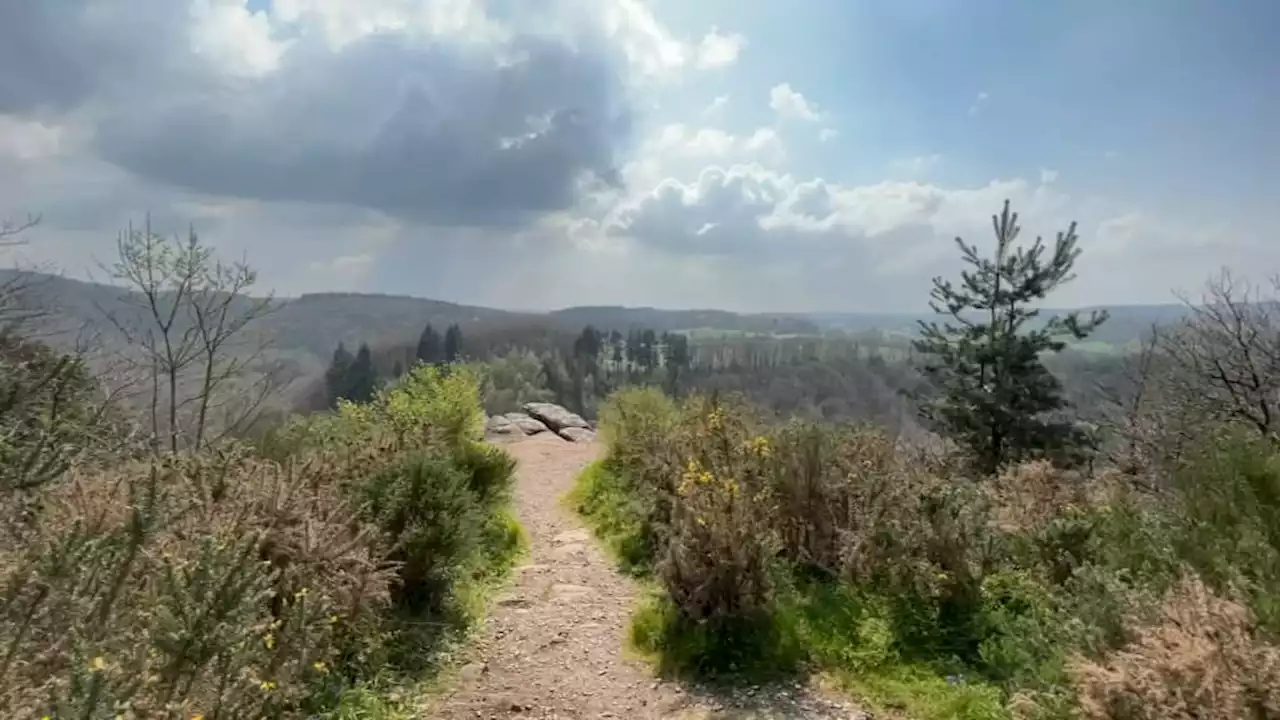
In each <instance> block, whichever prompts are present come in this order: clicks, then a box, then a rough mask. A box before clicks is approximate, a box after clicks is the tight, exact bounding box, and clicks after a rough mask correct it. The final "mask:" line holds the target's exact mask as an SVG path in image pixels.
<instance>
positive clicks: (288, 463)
mask: <svg viewBox="0 0 1280 720" xmlns="http://www.w3.org/2000/svg"><path fill="white" fill-rule="evenodd" d="M994 227H995V229H996V232H997V238H996V241H997V242H996V249H995V251H994V253H993V254H992V255H991V256H986V255H982V254H980V253H979V252H978V251H977V249H976V248H975V247H974V246H971V245H967V244H965V243H964V242H962V241H961V242H960V243H959V249H960V251H961V253H962V257H963V258H964V260H965V262H966V265H967V269H966V270H965V272H964V273H962V275H961V276H960V278H959V280H958V281H947V280H944V279H941V278H940V279H938V280H937V281H936V286H935V290H934V294H933V304H934V309H935V316H934V317H933V319H931V320H928V321H926V322H924V323H922V324H920V325H919V326H918V328H917V330H916V331H915V332H914V333H913V334H911V335H904V334H902V333H896V332H872V331H861V332H857V333H849V332H843V333H826V334H822V335H818V334H805V333H806V332H807V331H808V327H807V326H806V325H805V324H804V323H806V322H808V321H807V320H805V321H795V320H794V319H787V318H784V317H783V316H772V315H768V316H764V315H762V316H732V315H724V314H718V313H708V312H703V311H690V312H688V313H678V312H669V311H657V310H647V309H646V310H638V311H637V310H625V309H617V308H583V309H577V310H574V311H565V312H563V313H557V314H551V315H519V314H514V313H504V312H502V311H495V310H486V309H484V308H468V307H465V306H456V305H449V304H446V303H433V302H431V301H419V300H414V299H411V298H385V297H382V298H371V297H369V296H346V295H322V296H308V297H304V298H301V299H298V300H293V301H287V302H283V303H277V302H275V301H273V300H271V299H270V298H263V297H259V296H257V295H255V294H254V288H255V287H256V282H257V276H256V273H254V272H253V270H252V269H251V268H249V267H248V266H245V265H243V264H224V263H222V262H220V261H218V259H217V258H216V257H215V256H214V254H213V253H212V252H211V251H210V250H209V248H207V247H206V246H204V245H203V244H202V243H201V242H200V240H199V238H198V237H196V236H195V235H194V234H192V235H191V236H189V237H187V238H185V239H183V238H179V239H174V240H169V239H165V238H162V237H160V236H158V235H156V234H154V233H152V232H151V230H150V228H145V229H142V230H132V229H131V230H129V231H128V232H127V233H125V234H123V235H122V236H121V239H120V242H119V244H118V246H117V249H118V251H119V258H118V261H117V263H115V264H114V265H113V266H112V268H111V272H112V274H113V278H114V279H115V281H116V282H119V283H121V284H122V285H124V286H128V287H129V288H132V289H131V290H129V291H125V290H123V289H121V288H117V287H107V286H92V285H83V284H74V283H71V284H59V283H69V282H70V281H61V280H48V281H47V282H45V283H43V284H42V283H41V282H35V281H34V280H33V278H32V277H31V276H15V277H16V278H17V281H16V282H14V283H10V284H8V285H5V286H4V292H3V293H0V327H3V333H0V390H2V391H3V392H0V453H2V454H3V457H2V458H0V459H3V461H4V462H3V463H0V494H3V500H4V502H3V503H2V504H0V508H2V510H0V533H4V534H5V536H6V542H4V543H3V544H0V714H3V716H4V717H13V718H18V719H20V720H21V719H26V718H31V719H35V718H41V719H43V718H49V719H50V720H54V719H60V718H85V719H89V720H97V719H98V718H117V717H122V718H146V717H165V718H169V717H174V718H177V717H181V718H194V717H200V718H204V719H205V720H213V719H215V718H218V719H225V720H230V719H233V718H241V717H265V718H303V717H313V716H320V717H332V718H365V717H371V718H379V719H385V718H399V717H405V718H407V717H413V716H414V715H415V713H416V712H417V711H418V709H419V708H418V701H419V700H420V699H421V697H422V694H423V692H424V689H425V688H426V687H427V686H428V685H429V684H430V683H431V682H433V681H434V680H435V679H436V678H437V676H438V674H439V670H440V669H441V668H443V667H445V666H447V665H448V664H449V662H450V661H451V660H452V659H453V658H454V656H455V653H454V651H455V649H456V648H457V647H458V643H459V642H460V641H461V640H462V639H464V638H465V634H466V630H467V629H468V628H469V627H471V626H472V625H473V624H474V621H475V620H476V619H477V617H479V615H480V614H481V613H482V611H483V607H484V599H485V596H486V592H487V590H488V589H489V588H491V587H492V586H493V584H494V583H495V582H496V581H498V580H500V579H501V578H502V577H503V576H504V574H505V573H506V571H507V570H508V569H509V568H510V567H511V566H512V564H513V562H514V560H515V558H516V556H517V555H518V554H519V552H520V550H521V545H522V531H521V529H520V527H519V526H518V524H517V523H516V522H515V520H514V519H513V515H512V513H511V510H510V502H511V497H510V496H511V486H512V478H513V472H514V462H513V460H512V459H511V457H510V456H509V455H508V454H507V453H505V452H504V451H503V450H502V449H501V448H500V447H498V446H494V445H490V444H487V443H485V442H484V441H483V436H482V430H483V427H484V425H485V415H486V414H495V413H503V412H511V411H514V410H516V409H519V408H520V407H521V406H522V405H523V404H524V403H526V402H530V401H547V400H550V401H554V402H557V403H560V404H563V405H565V406H567V407H569V408H570V409H572V410H574V411H577V412H579V413H581V414H582V415H584V416H586V417H588V418H591V419H598V421H599V429H600V432H601V438H602V440H603V443H604V459H603V460H601V461H600V462H598V463H596V464H595V465H593V466H591V467H590V468H589V469H588V471H587V472H586V473H585V474H584V475H583V476H582V477H581V478H580V480H579V482H578V486H577V488H576V489H575V491H574V493H573V495H572V497H571V498H570V500H571V503H572V505H573V507H574V508H575V509H576V510H577V511H579V512H580V513H581V514H582V516H583V517H584V518H585V519H586V520H587V522H588V523H589V524H590V525H591V526H592V527H593V528H594V530H595V531H596V533H597V534H598V535H599V537H600V538H601V539H602V540H603V541H604V542H605V543H606V544H607V545H608V546H609V547H610V548H611V549H612V550H613V551H614V553H615V555H616V556H617V559H618V561H619V563H620V565H621V566H622V569H623V570H625V571H626V572H629V573H631V574H633V575H635V576H638V577H640V578H643V579H644V582H645V583H647V584H648V587H649V588H650V591H651V598H650V600H649V601H648V602H647V603H645V604H644V606H643V607H641V608H639V609H638V611H637V613H636V615H635V617H634V619H633V623H632V626H631V643H632V644H633V645H634V646H635V648H636V649H638V650H639V651H641V652H642V653H644V654H645V655H647V656H648V657H650V658H651V659H652V660H653V661H654V663H655V664H656V666H657V667H658V669H659V670H660V671H661V672H663V673H667V674H669V675H672V676H678V677H695V678H698V679H704V680H705V679H712V680H715V681H725V682H735V681H739V680H742V679H744V678H745V679H748V680H750V681H751V682H753V683H754V682H757V681H758V680H759V679H761V678H794V677H796V676H803V675H808V674H822V675H825V676H827V677H829V678H830V679H831V680H832V681H834V683H835V684H836V685H837V686H839V687H841V688H843V689H844V690H845V691H846V692H848V693H849V694H851V695H853V696H854V697H856V698H857V699H858V700H859V702H861V703H864V704H865V705H867V706H868V707H870V708H872V709H874V710H877V711H885V712H888V713H891V714H899V715H905V716H906V717H909V718H915V719H917V720H932V719H934V718H938V719H941V718H1081V717H1083V718H1090V719H1097V720H1132V719H1138V718H1142V719H1146V718H1151V719H1152V720H1154V719H1155V718H1200V719H1206V718H1208V719H1215V720H1216V719H1217V718H1222V719H1223V720H1227V719H1228V718H1231V719H1238V718H1280V646H1278V645H1277V638H1278V637H1280V635H1278V634H1280V454H1278V452H1277V446H1276V438H1277V434H1276V429H1277V428H1276V424H1277V422H1280V407H1278V406H1277V398H1278V397H1280V394H1278V393H1280V341H1278V340H1277V337H1278V336H1277V332H1276V325H1275V322H1276V318H1277V315H1276V312H1277V308H1278V307H1280V306H1278V305H1277V302H1276V298H1275V297H1274V295H1266V294H1259V293H1258V291H1257V289H1254V288H1247V287H1243V286H1241V285H1239V284H1238V283H1235V282H1233V281H1232V280H1231V278H1230V277H1229V276H1223V277H1222V278H1220V279H1217V280H1215V281H1214V282H1213V283H1211V284H1210V285H1209V286H1208V289H1207V293H1206V297H1205V302H1204V303H1202V304H1197V305H1194V306H1187V307H1186V308H1184V309H1183V310H1181V311H1179V313H1180V314H1178V315H1177V317H1176V320H1174V321H1172V322H1171V323H1170V324H1168V325H1166V326H1163V327H1160V328H1157V329H1156V330H1155V331H1154V332H1153V333H1151V334H1149V335H1147V336H1146V337H1145V338H1143V339H1140V340H1139V341H1138V342H1136V343H1135V344H1134V347H1133V349H1132V352H1129V351H1128V350H1125V351H1123V352H1112V353H1105V354H1094V353H1089V352H1083V351H1079V349H1078V348H1079V346H1080V345H1082V344H1087V343H1090V342H1095V341H1097V338H1098V337H1100V335H1099V333H1102V332H1104V331H1105V328H1107V327H1108V324H1109V323H1111V322H1112V321H1113V320H1114V316H1110V314H1109V313H1107V312H1089V313H1084V314H1078V313H1063V314H1055V315H1049V314H1047V313H1045V312H1043V311H1036V310H1035V309H1034V308H1036V307H1039V306H1041V305H1042V304H1043V300H1044V298H1045V297H1046V296H1047V295H1049V294H1050V293H1051V292H1052V291H1053V290H1054V289H1055V288H1056V287H1058V286H1060V285H1061V284H1063V283H1065V282H1068V281H1069V280H1070V279H1071V278H1072V274H1071V272H1072V268H1073V265H1074V262H1075V259H1076V257H1077V256H1078V253H1079V250H1078V249H1077V248H1076V246H1075V242H1076V241H1075V236H1074V227H1072V228H1071V229H1070V230H1068V231H1067V232H1065V233H1063V234H1061V235H1059V237H1058V238H1057V240H1056V241H1055V242H1054V243H1051V244H1047V245H1046V244H1044V243H1043V242H1041V241H1040V240H1039V239H1037V240H1036V241H1035V243H1033V244H1032V245H1031V246H1030V247H1024V246H1017V245H1015V244H1014V242H1013V241H1014V239H1015V237H1016V235H1017V216H1016V214H1012V213H1011V211H1010V210H1009V208H1008V206H1007V205H1006V207H1005V208H1004V211H1003V212H1002V213H1001V214H1000V215H998V216H997V217H996V218H995V223H994ZM50 288H61V289H62V290H67V291H68V293H69V294H68V295H67V296H66V297H65V298H63V299H62V305H61V307H63V308H68V307H71V308H79V309H78V310H68V311H65V312H62V313H59V312H57V311H51V308H55V307H57V306H56V305H53V304H50V299H51V295H50V293H52V292H53V291H52V290H51V289H50ZM1272 289H1273V290H1280V286H1277V287H1276V288H1272ZM59 292H60V291H59ZM77 292H78V293H80V294H79V295H77V294H76V293H77ZM55 294H56V293H55ZM33 308H37V309H43V310H44V311H45V312H43V313H40V312H35V313H33V312H32V309H33ZM384 310H385V311H386V312H384ZM91 311H92V312H93V313H97V314H96V315H95V317H97V318H98V320H97V321H96V323H97V324H96V325H93V324H92V323H90V327H89V332H88V333H87V337H88V338H89V341H88V342H83V341H84V340H85V337H86V336H85V335H83V334H81V332H80V328H79V327H78V326H77V323H79V322H80V321H81V320H82V319H83V318H85V317H87V316H88V314H89V313H90V312H91ZM611 318H612V319H611ZM582 321H590V322H591V323H595V322H599V325H596V324H587V325H586V326H585V327H583V326H580V325H578V324H577V323H579V322H582ZM613 322H617V323H618V326H611V324H610V323H613ZM565 323H569V325H566V324H565ZM685 323H701V325H697V326H694V327H688V326H684V324H685ZM707 323H713V324H719V325H721V326H723V327H721V328H720V329H719V330H715V329H714V328H709V326H707V325H706V324H707ZM51 331H52V332H51ZM792 331H795V332H792ZM281 339H283V341H284V344H283V345H282V344H280V340H281ZM273 342H275V343H276V344H274V345H273V344H272V343H273ZM1073 348H1076V349H1074V350H1073ZM291 357H292V358H293V359H292V362H293V365H294V367H293V369H294V371H296V372H297V374H295V375H293V376H292V378H293V380H294V381H295V382H293V383H292V384H290V383H289V382H287V381H283V382H282V381H280V380H279V377H278V374H279V373H280V372H281V371H282V369H281V366H282V365H288V364H289V363H290V362H291V360H290V358H291ZM308 367H310V368H311V369H307V368H308ZM287 374H288V373H286V375H287ZM290 394H292V397H289V398H288V399H287V400H285V401H279V398H280V397H281V396H282V395H290ZM290 409H293V410H297V411H298V412H296V413H290V412H287V411H288V410H290ZM585 437H590V434H589V433H587V434H585ZM588 449H589V448H588Z"/></svg>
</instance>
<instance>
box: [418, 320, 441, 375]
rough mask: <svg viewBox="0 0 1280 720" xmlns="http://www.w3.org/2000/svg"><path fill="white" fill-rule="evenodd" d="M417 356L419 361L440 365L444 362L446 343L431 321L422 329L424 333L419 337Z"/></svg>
mask: <svg viewBox="0 0 1280 720" xmlns="http://www.w3.org/2000/svg"><path fill="white" fill-rule="evenodd" d="M417 358H418V361H419V362H424V363H430V364H432V365H438V364H440V363H442V362H444V345H443V343H442V341H441V339H440V333H438V332H436V329H435V328H433V327H431V323H427V326H426V327H425V328H423V329H422V335H420V336H419V337H418V352H417Z"/></svg>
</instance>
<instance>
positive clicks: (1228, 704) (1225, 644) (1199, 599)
mask: <svg viewBox="0 0 1280 720" xmlns="http://www.w3.org/2000/svg"><path fill="white" fill-rule="evenodd" d="M1254 630H1255V619H1254V617H1253V614H1252V613H1251V612H1250V611H1249V609H1248V608H1246V607H1245V606H1243V605H1241V604H1239V603H1237V602H1235V601H1233V600H1230V599H1227V598H1224V597H1220V596H1218V595H1215V594H1214V593H1213V592H1212V591H1211V590H1209V589H1208V588H1206V587H1205V585H1204V584H1203V583H1202V582H1201V581H1200V580H1199V578H1198V577H1196V576H1194V575H1188V576H1187V577H1185V578H1184V579H1183V580H1182V581H1180V582H1179V584H1178V585H1176V586H1175V587H1174V588H1173V590H1171V591H1170V593H1169V594H1168V596H1167V597H1166V598H1165V601H1164V604H1163V606H1162V608H1161V613H1160V617H1159V618H1158V619H1157V620H1156V621H1154V622H1148V623H1140V624H1138V629H1137V630H1136V632H1135V636H1134V640H1133V642H1132V643H1131V644H1129V645H1128V646H1127V647H1125V648H1124V649H1122V650H1119V651H1117V652H1115V653H1113V654H1112V655H1111V656H1109V657H1107V658H1106V659H1105V660H1103V661H1094V660H1091V659H1087V658H1083V657H1077V658H1075V659H1074V660H1073V661H1072V662H1071V664H1070V667H1069V672H1070V674H1071V677H1072V680H1073V682H1074V684H1075V686H1076V688H1077V691H1078V693H1079V697H1080V702H1081V707H1082V708H1083V710H1084V713H1085V715H1086V716H1087V717H1089V718H1093V719H1095V720H1146V719H1150V720H1157V719H1160V720H1177V719H1178V718H1188V719H1190V718H1195V719H1196V720H1241V719H1245V718H1280V647H1277V646H1275V645H1272V644H1269V643H1267V642H1265V641H1263V640H1262V639H1260V638H1258V637H1257V636H1256V634H1255V632H1254Z"/></svg>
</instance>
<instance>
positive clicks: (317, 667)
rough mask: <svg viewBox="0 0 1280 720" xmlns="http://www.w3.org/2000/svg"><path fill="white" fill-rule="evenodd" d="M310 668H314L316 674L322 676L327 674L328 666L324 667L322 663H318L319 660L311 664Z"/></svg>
mask: <svg viewBox="0 0 1280 720" xmlns="http://www.w3.org/2000/svg"><path fill="white" fill-rule="evenodd" d="M311 667H313V668H315V670H316V672H318V673H320V674H321V675H324V674H326V673H328V672H329V668H328V666H326V665H325V664H324V663H322V662H320V661H319V660H317V661H315V662H313V663H311Z"/></svg>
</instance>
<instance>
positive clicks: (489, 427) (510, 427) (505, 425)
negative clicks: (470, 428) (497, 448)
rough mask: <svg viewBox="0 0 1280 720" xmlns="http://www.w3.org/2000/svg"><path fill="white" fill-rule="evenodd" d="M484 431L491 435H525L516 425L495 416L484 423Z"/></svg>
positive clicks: (499, 416)
mask: <svg viewBox="0 0 1280 720" xmlns="http://www.w3.org/2000/svg"><path fill="white" fill-rule="evenodd" d="M484 431H485V432H486V433H488V434H491V435H516V434H521V435H522V434H524V431H523V430H521V429H520V428H519V427H518V426H517V425H516V424H515V423H513V422H511V421H510V420H508V419H507V418H505V417H503V416H501V415H494V416H492V417H490V418H489V419H487V420H485V422H484Z"/></svg>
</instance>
